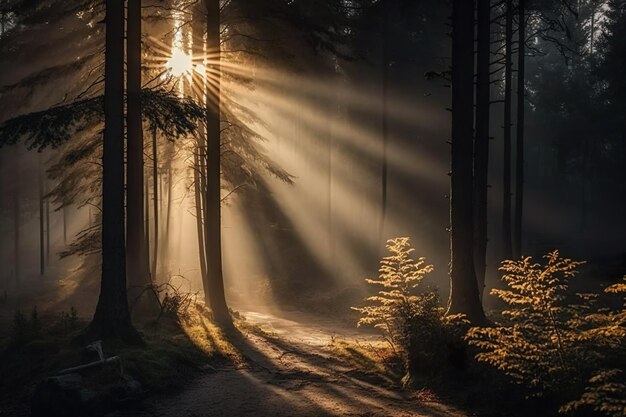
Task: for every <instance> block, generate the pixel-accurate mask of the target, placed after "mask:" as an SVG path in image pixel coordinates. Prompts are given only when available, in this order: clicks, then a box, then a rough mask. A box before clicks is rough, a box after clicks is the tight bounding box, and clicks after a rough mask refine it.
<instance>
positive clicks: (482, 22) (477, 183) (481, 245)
mask: <svg viewBox="0 0 626 417" xmlns="http://www.w3.org/2000/svg"><path fill="white" fill-rule="evenodd" d="M477 24H478V31H477V33H478V42H477V45H478V51H477V57H476V63H477V68H476V69H477V71H476V74H477V76H476V81H477V85H476V130H475V132H474V133H475V138H474V216H475V219H476V220H475V227H474V232H475V236H474V238H475V239H474V240H475V247H474V253H475V257H474V261H475V262H474V263H475V267H476V278H477V280H478V293H479V295H480V298H481V300H482V297H483V293H484V290H485V274H486V269H487V241H488V237H487V223H488V221H487V217H488V199H487V195H488V190H489V119H490V117H489V110H490V101H491V97H490V90H491V79H490V78H491V77H490V75H489V72H490V59H491V54H490V42H491V28H490V26H491V0H478V23H477Z"/></svg>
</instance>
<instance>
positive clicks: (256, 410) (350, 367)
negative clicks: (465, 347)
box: [110, 312, 465, 417]
mask: <svg viewBox="0 0 626 417" xmlns="http://www.w3.org/2000/svg"><path fill="white" fill-rule="evenodd" d="M242 316H243V317H244V318H245V320H244V321H243V322H244V325H241V326H238V330H232V331H230V332H229V337H228V338H229V340H230V342H231V343H232V344H233V346H234V347H235V348H236V349H237V350H238V351H239V353H240V354H241V355H242V357H243V358H244V360H243V361H242V362H241V363H239V364H236V365H232V366H221V367H219V368H213V367H206V369H205V372H204V373H203V374H202V375H201V376H199V377H198V378H197V379H194V380H192V381H181V389H180V391H179V392H177V393H174V394H171V395H168V396H160V397H158V398H152V399H150V398H148V399H146V400H145V401H144V402H143V404H142V405H141V406H140V408H135V409H131V410H125V411H118V412H115V413H113V414H110V416H111V417H130V416H139V417H141V416H155V417H159V416H160V417H169V416H175V417H201V416H207V417H209V416H211V417H218V416H229V417H248V416H250V417H252V416H254V417H265V416H268V417H269V416H271V417H280V416H289V417H322V416H367V417H377V416H380V417H382V416H385V417H405V416H406V417H408V416H424V417H443V416H450V417H457V416H458V417H461V416H465V414H464V413H462V412H460V411H458V410H455V409H453V408H451V407H449V406H446V405H444V404H443V403H442V402H441V401H437V400H436V398H435V397H432V396H429V395H428V394H426V395H424V393H423V392H415V391H404V390H401V389H400V387H399V386H398V384H397V379H396V380H394V378H390V377H387V376H385V374H384V373H379V372H368V370H367V368H368V366H369V365H368V363H370V362H373V361H368V360H367V358H366V357H365V355H363V353H359V350H358V349H352V348H350V346H354V345H355V344H356V345H357V346H370V347H373V345H374V344H376V343H380V342H379V340H378V339H377V338H376V337H375V336H374V335H372V334H367V333H359V332H357V331H356V329H354V328H349V327H347V326H346V327H341V326H338V325H337V324H336V323H333V322H331V321H330V320H328V321H323V320H321V319H317V318H316V319H314V320H311V319H310V318H309V317H306V316H303V315H290V316H289V319H287V318H279V317H277V316H274V315H271V314H265V313H256V312H247V313H245V312H244V313H242ZM342 347H343V348H342ZM342 349H343V351H344V352H351V354H350V355H342V354H341V352H340V350H342ZM359 357H360V358H361V360H360V361H359V360H358V358H359ZM355 358H357V360H355Z"/></svg>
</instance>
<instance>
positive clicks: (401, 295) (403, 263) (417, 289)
mask: <svg viewBox="0 0 626 417" xmlns="http://www.w3.org/2000/svg"><path fill="white" fill-rule="evenodd" d="M387 250H388V251H389V252H390V253H391V255H389V256H386V257H384V258H383V259H382V260H381V261H380V268H379V277H378V279H366V281H367V282H368V283H369V284H372V285H376V286H379V287H382V288H381V289H380V291H378V293H377V295H373V296H371V297H368V298H367V299H366V301H368V302H369V303H370V304H371V305H368V306H365V307H352V309H353V310H356V311H358V312H359V313H361V318H360V319H359V321H358V324H357V325H358V326H362V325H368V326H373V327H376V328H377V329H380V330H381V331H382V332H383V335H384V337H385V339H387V341H389V342H390V343H391V344H392V345H393V346H394V347H405V346H406V345H407V340H406V339H407V334H406V329H407V325H408V323H410V322H411V321H412V320H414V319H415V318H416V317H417V316H420V315H430V314H440V311H441V309H440V308H439V305H438V304H439V302H438V301H439V300H438V297H437V294H436V293H435V292H434V291H421V290H422V288H421V284H422V281H423V279H424V277H425V276H426V274H428V273H430V272H432V270H433V266H432V265H426V261H425V259H424V258H419V259H418V260H417V261H416V260H414V259H413V258H412V257H411V254H412V253H413V251H414V249H413V248H412V247H411V243H410V239H409V238H408V237H398V238H395V239H389V240H388V241H387Z"/></svg>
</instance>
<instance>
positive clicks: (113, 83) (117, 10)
mask: <svg viewBox="0 0 626 417" xmlns="http://www.w3.org/2000/svg"><path fill="white" fill-rule="evenodd" d="M105 19H106V23H105V25H106V26H105V28H106V44H105V61H104V76H105V81H104V144H103V153H102V279H101V288H100V296H99V298H98V305H97V307H96V312H95V314H94V317H93V320H92V322H91V324H90V325H89V327H88V329H87V331H86V333H85V337H86V338H87V339H95V338H99V337H103V338H120V339H122V340H124V341H126V342H131V343H137V342H140V341H141V338H140V336H139V334H138V333H137V332H136V330H135V329H134V327H133V325H132V323H131V320H130V312H129V309H128V299H127V291H126V251H125V248H126V245H125V241H124V3H123V2H120V1H116V0H107V1H106V18H105Z"/></svg>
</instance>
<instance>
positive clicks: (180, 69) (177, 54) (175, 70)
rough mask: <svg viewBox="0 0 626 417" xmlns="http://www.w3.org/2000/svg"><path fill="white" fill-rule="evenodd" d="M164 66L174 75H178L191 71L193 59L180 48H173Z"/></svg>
mask: <svg viewBox="0 0 626 417" xmlns="http://www.w3.org/2000/svg"><path fill="white" fill-rule="evenodd" d="M165 67H166V68H167V69H168V70H169V72H170V73H171V74H172V75H173V76H174V77H180V76H182V75H183V74H188V73H191V72H192V71H193V60H192V59H191V56H190V55H187V54H186V53H185V52H184V51H183V50H182V49H178V48H174V49H173V50H172V56H171V57H170V58H169V59H168V60H167V62H166V64H165Z"/></svg>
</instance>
